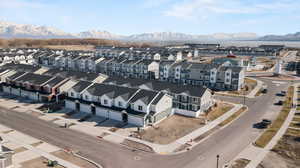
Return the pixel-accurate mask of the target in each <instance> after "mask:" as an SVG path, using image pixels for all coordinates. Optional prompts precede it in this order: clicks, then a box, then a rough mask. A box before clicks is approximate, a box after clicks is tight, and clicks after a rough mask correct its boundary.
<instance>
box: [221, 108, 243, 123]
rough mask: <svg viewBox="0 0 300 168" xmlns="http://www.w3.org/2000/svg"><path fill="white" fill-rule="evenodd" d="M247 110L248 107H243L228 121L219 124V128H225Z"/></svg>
mask: <svg viewBox="0 0 300 168" xmlns="http://www.w3.org/2000/svg"><path fill="white" fill-rule="evenodd" d="M246 109H247V108H246V107H242V108H241V109H239V110H238V111H237V112H235V113H234V114H233V115H231V116H230V117H229V118H228V119H226V120H225V121H223V122H221V123H220V124H219V126H220V127H223V126H225V125H227V124H228V123H230V122H232V121H233V120H234V119H236V118H237V117H238V116H240V115H241V114H242V113H243V112H245V111H246Z"/></svg>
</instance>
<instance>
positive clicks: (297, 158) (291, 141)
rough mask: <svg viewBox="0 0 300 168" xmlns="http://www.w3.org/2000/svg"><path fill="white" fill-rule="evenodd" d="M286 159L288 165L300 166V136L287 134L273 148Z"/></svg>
mask: <svg viewBox="0 0 300 168" xmlns="http://www.w3.org/2000/svg"><path fill="white" fill-rule="evenodd" d="M272 151H273V152H275V153H277V154H278V155H279V156H280V157H282V158H283V159H284V160H286V162H287V164H288V165H289V166H288V167H294V166H295V167H300V137H299V136H298V137H295V136H290V135H285V136H283V137H282V138H281V139H280V140H279V142H278V143H277V145H276V146H275V147H274V148H273V149H272Z"/></svg>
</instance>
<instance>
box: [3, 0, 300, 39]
mask: <svg viewBox="0 0 300 168" xmlns="http://www.w3.org/2000/svg"><path fill="white" fill-rule="evenodd" d="M299 9H300V1H299V0H0V20H2V21H10V22H15V23H21V24H35V25H45V26H52V27H55V28H59V29H61V30H64V31H66V32H71V33H78V32H80V31H86V30H91V29H95V30H107V31H109V32H112V33H116V34H124V35H129V34H136V33H144V32H146V33H148V32H161V31H170V32H182V33H190V34H213V33H219V32H224V33H236V32H254V33H257V34H259V35H265V34H286V33H294V32H297V31H300V12H299ZM297 10H298V11H297Z"/></svg>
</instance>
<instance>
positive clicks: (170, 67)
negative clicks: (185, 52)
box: [159, 61, 245, 90]
mask: <svg viewBox="0 0 300 168" xmlns="http://www.w3.org/2000/svg"><path fill="white" fill-rule="evenodd" d="M244 73H245V70H244V68H242V67H239V66H237V67H236V66H223V65H216V64H208V63H191V62H186V61H180V62H171V61H165V62H162V63H161V64H160V69H159V74H160V78H159V80H160V81H168V82H172V83H178V84H183V85H185V84H189V85H200V86H206V87H208V88H211V89H213V90H240V89H241V88H242V87H243V85H244V76H245V74H244Z"/></svg>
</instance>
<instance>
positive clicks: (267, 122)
mask: <svg viewBox="0 0 300 168" xmlns="http://www.w3.org/2000/svg"><path fill="white" fill-rule="evenodd" d="M271 124H272V121H271V120H268V119H263V120H262V121H261V122H259V123H256V124H254V125H253V127H254V128H258V129H266V128H268V126H269V125H271Z"/></svg>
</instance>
